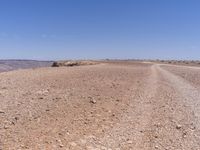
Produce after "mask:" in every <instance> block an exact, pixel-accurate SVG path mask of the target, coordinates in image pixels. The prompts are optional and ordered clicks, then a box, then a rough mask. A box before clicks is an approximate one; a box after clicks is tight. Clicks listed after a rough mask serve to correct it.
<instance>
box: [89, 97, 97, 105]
mask: <svg viewBox="0 0 200 150" xmlns="http://www.w3.org/2000/svg"><path fill="white" fill-rule="evenodd" d="M88 98H89V99H90V103H92V104H96V103H97V101H96V100H95V99H93V98H92V97H88Z"/></svg>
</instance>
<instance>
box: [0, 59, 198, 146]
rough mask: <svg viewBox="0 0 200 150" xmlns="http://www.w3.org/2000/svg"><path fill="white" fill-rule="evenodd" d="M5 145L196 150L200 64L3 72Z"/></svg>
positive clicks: (1, 134)
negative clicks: (199, 65)
mask: <svg viewBox="0 0 200 150" xmlns="http://www.w3.org/2000/svg"><path fill="white" fill-rule="evenodd" d="M0 149H1V150H154V149H155V150H156V149H158V150H199V149H200V67H198V66H185V65H172V64H162V63H158V62H142V61H140V62H136V61H101V62H99V63H95V64H94V65H84V66H74V67H42V68H34V69H23V70H22V69H21V70H14V71H9V72H2V73H0Z"/></svg>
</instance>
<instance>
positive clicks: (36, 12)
mask: <svg viewBox="0 0 200 150" xmlns="http://www.w3.org/2000/svg"><path fill="white" fill-rule="evenodd" d="M80 58H82V59H101V58H121V59H126V58H151V59H155V58H160V59H163V58H164V59H200V1H199V0H1V1H0V59H40V60H41V59H45V60H48V59H80Z"/></svg>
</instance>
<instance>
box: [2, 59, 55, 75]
mask: <svg viewBox="0 0 200 150" xmlns="http://www.w3.org/2000/svg"><path fill="white" fill-rule="evenodd" d="M52 63H53V62H52V61H36V60H0V72H5V71H11V70H17V69H28V68H38V67H50V66H51V65H52Z"/></svg>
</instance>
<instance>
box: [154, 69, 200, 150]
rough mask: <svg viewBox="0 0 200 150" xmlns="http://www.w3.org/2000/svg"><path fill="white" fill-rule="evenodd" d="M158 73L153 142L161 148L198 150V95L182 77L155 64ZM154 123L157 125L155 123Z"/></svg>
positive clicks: (199, 147)
mask: <svg viewBox="0 0 200 150" xmlns="http://www.w3.org/2000/svg"><path fill="white" fill-rule="evenodd" d="M155 67H156V69H157V70H158V72H159V74H160V79H159V80H160V87H159V93H160V94H159V93H158V95H157V96H156V97H157V99H158V103H160V104H158V105H157V106H159V105H160V108H157V109H155V111H154V118H155V120H154V125H152V127H151V128H153V126H154V134H155V135H156V138H155V140H154V143H157V144H158V145H159V148H160V149H174V150H175V149H184V150H188V149H194V150H197V149H200V142H199V141H200V116H199V115H200V101H199V100H200V92H199V91H198V90H197V89H196V88H194V87H193V86H192V85H191V84H190V83H189V82H187V81H186V80H184V79H183V78H181V77H179V76H176V75H174V74H172V73H171V72H169V71H167V70H165V69H163V68H162V66H160V65H155ZM155 122H158V124H156V123H155Z"/></svg>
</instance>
